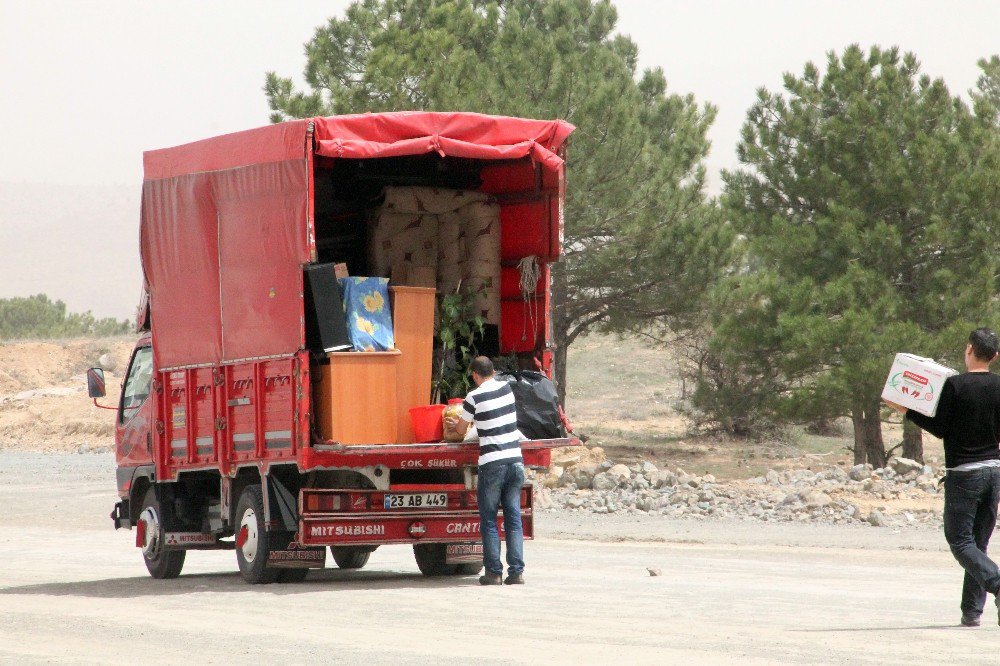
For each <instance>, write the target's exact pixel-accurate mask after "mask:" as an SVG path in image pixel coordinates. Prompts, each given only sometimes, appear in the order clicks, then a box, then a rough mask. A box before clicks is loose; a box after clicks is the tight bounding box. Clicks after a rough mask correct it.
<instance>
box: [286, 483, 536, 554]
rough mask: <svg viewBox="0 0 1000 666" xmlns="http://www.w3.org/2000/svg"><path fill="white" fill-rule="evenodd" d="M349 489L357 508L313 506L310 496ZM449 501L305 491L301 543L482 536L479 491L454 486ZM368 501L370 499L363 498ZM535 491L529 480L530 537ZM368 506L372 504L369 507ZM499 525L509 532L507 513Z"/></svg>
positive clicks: (525, 494) (525, 517) (525, 496)
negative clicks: (416, 504) (394, 506)
mask: <svg viewBox="0 0 1000 666" xmlns="http://www.w3.org/2000/svg"><path fill="white" fill-rule="evenodd" d="M346 493H349V496H350V500H349V501H348V503H347V506H353V507H357V509H356V510H353V511H336V512H332V511H331V512H322V511H309V510H308V509H307V505H308V504H309V502H308V500H307V496H315V495H317V494H341V495H345V494H346ZM447 494H448V506H447V507H444V508H442V509H437V510H434V509H423V510H396V511H387V510H382V508H381V507H382V506H384V501H383V500H384V497H385V495H386V493H385V492H384V491H374V490H362V491H357V490H351V491H335V490H330V491H327V490H304V491H302V495H301V496H300V500H299V501H300V505H299V506H300V508H301V509H302V511H301V512H300V514H299V515H300V516H301V517H300V519H299V539H298V541H299V543H301V544H302V545H304V546H379V545H383V544H394V543H402V544H416V543H468V542H470V541H479V540H480V538H481V534H480V518H479V509H478V507H477V506H476V504H475V493H474V492H471V493H470V492H469V491H465V490H449V491H447ZM362 500H366V501H362ZM532 503H533V494H532V487H531V486H530V485H526V486H524V488H522V490H521V526H522V529H523V532H524V538H525V539H532V538H533V537H534V533H535V530H534V515H533V514H534V512H533V511H532ZM365 507H369V508H365ZM496 520H497V529H498V530H499V532H500V537H501V538H503V535H504V525H503V516H502V515H501V514H498V515H497V518H496Z"/></svg>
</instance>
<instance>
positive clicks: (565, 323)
mask: <svg viewBox="0 0 1000 666" xmlns="http://www.w3.org/2000/svg"><path fill="white" fill-rule="evenodd" d="M564 271H565V266H563V265H561V264H558V263H556V264H553V265H552V342H553V343H554V344H555V347H556V348H555V354H554V356H555V358H554V360H555V364H556V368H555V384H556V391H557V392H558V394H559V404H561V405H562V406H563V409H567V407H566V387H567V382H566V360H567V358H568V356H569V324H570V322H569V315H568V314H567V312H566V305H567V288H566V275H565V272H564Z"/></svg>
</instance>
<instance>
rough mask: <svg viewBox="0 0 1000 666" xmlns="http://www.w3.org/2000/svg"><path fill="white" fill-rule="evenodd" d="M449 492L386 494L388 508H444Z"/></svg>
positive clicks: (386, 506) (446, 504)
mask: <svg viewBox="0 0 1000 666" xmlns="http://www.w3.org/2000/svg"><path fill="white" fill-rule="evenodd" d="M447 506H448V494H447V493H406V494H393V495H386V496H385V508H386V509H444V508H447Z"/></svg>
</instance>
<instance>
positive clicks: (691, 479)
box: [686, 476, 701, 488]
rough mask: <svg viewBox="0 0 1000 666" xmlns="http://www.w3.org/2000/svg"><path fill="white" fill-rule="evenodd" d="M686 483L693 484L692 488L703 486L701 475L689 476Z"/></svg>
mask: <svg viewBox="0 0 1000 666" xmlns="http://www.w3.org/2000/svg"><path fill="white" fill-rule="evenodd" d="M686 483H687V485H689V486H691V487H692V488H700V487H701V477H700V476H691V477H688V479H687V482H686Z"/></svg>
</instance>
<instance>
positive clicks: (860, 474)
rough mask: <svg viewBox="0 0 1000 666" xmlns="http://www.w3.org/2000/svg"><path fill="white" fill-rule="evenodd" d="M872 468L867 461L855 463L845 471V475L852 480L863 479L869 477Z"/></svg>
mask: <svg viewBox="0 0 1000 666" xmlns="http://www.w3.org/2000/svg"><path fill="white" fill-rule="evenodd" d="M872 469H873V468H872V466H871V465H869V464H868V463H865V464H864V465H855V466H854V467H852V468H851V471H850V472H848V473H847V476H848V477H850V479H851V480H852V481H864V480H865V479H867V478H870V477H871V475H872Z"/></svg>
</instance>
